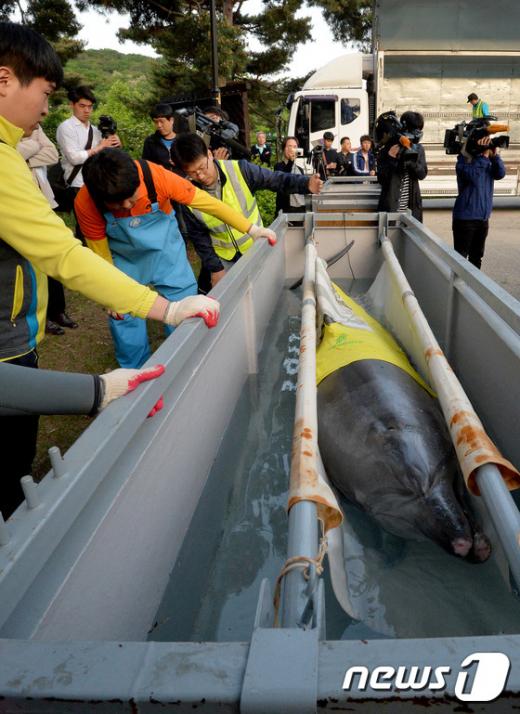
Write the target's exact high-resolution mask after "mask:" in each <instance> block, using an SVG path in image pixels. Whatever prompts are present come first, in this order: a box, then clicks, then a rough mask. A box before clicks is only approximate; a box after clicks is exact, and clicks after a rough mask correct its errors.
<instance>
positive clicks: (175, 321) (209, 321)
mask: <svg viewBox="0 0 520 714" xmlns="http://www.w3.org/2000/svg"><path fill="white" fill-rule="evenodd" d="M219 315H220V304H219V303H218V301H217V300H215V298H212V297H208V296H207V295H192V296H191V297H186V298H183V299H182V300H179V301H178V302H171V303H170V304H169V305H168V307H167V308H166V312H165V313H164V318H163V320H164V322H165V323H166V324H167V325H173V326H177V325H179V324H180V323H181V322H182V321H183V320H187V319H188V318H189V317H202V319H203V320H204V322H205V323H206V326H207V327H215V325H216V324H217V322H218V318H219Z"/></svg>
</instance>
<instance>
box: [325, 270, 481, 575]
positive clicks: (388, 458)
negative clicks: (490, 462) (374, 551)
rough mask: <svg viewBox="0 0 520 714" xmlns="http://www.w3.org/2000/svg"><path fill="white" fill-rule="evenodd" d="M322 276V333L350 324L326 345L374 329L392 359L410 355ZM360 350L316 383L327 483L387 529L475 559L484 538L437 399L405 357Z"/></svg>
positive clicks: (357, 339)
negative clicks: (403, 363) (385, 356)
mask: <svg viewBox="0 0 520 714" xmlns="http://www.w3.org/2000/svg"><path fill="white" fill-rule="evenodd" d="M318 278H319V279H318V288H319V289H318V302H319V306H320V312H321V316H322V318H323V323H324V330H327V328H328V326H331V325H336V326H337V325H338V323H339V322H341V323H342V326H341V330H343V329H344V330H346V331H345V332H344V333H342V332H338V331H336V332H335V333H334V335H335V337H334V340H335V341H334V340H333V341H332V342H331V341H330V340H329V342H328V344H327V345H325V347H323V349H325V350H329V354H332V353H334V356H336V355H337V352H338V351H337V350H335V347H336V345H337V344H339V345H340V347H341V344H342V343H341V339H343V342H349V341H350V343H351V344H352V349H353V350H355V349H356V345H357V343H360V342H362V341H363V336H364V335H366V334H368V333H370V332H378V333H380V334H381V335H382V339H383V340H386V341H387V344H386V347H387V346H388V344H389V342H390V341H391V342H392V344H395V349H396V350H397V351H398V352H399V353H400V356H399V358H398V360H397V361H398V362H399V360H401V361H402V360H405V359H406V357H405V356H404V353H402V351H401V350H400V348H399V347H398V346H397V344H396V343H395V342H394V341H393V338H391V337H390V336H389V335H388V333H386V331H385V330H384V328H382V327H381V326H380V325H378V324H377V323H375V321H374V320H373V319H372V318H370V317H369V316H368V315H367V314H366V313H365V311H364V310H363V308H361V307H360V306H358V307H357V308H356V306H355V305H354V310H352V306H353V303H354V301H352V299H351V298H347V297H346V296H344V295H343V294H342V293H341V292H340V291H338V289H337V288H335V290H336V294H334V295H331V294H330V292H329V288H328V286H327V285H326V284H325V285H324V284H323V275H322V276H321V278H320V276H318ZM320 280H321V284H320ZM327 280H328V276H327ZM329 284H330V288H332V284H331V283H330V281H329ZM338 293H339V294H338ZM342 298H344V299H345V300H347V301H348V302H347V303H345V302H343V300H342ZM349 311H350V313H351V314H350V315H349ZM374 324H376V327H374ZM363 330H365V332H363ZM338 334H339V336H340V337H338ZM340 338H341V339H340ZM371 339H372V338H371ZM324 342H325V340H324V341H322V345H323V344H324ZM386 347H385V349H386ZM320 349H322V346H321V345H320V347H319V348H318V356H319V355H320ZM363 349H364V352H363ZM392 349H393V347H392ZM362 352H363V357H362V358H359V359H355V360H354V361H352V362H350V363H348V364H346V365H344V366H341V363H339V366H338V365H336V367H337V368H335V369H334V370H333V371H332V372H331V373H328V374H327V373H326V372H325V377H324V378H323V379H321V380H320V381H319V384H318V442H319V448H320V453H321V457H322V460H323V464H324V467H325V470H326V473H327V476H328V478H329V480H330V481H331V483H332V484H333V486H334V487H335V488H336V489H337V490H338V491H339V492H340V493H341V494H342V495H343V496H345V497H346V498H348V499H349V500H350V501H352V502H353V503H354V504H356V505H357V506H359V507H360V508H362V509H363V510H364V511H366V512H367V513H368V514H369V515H370V516H371V517H372V518H374V519H375V521H377V523H379V524H380V525H381V526H382V527H383V528H384V529H385V530H387V531H388V532H390V533H392V534H394V535H397V536H400V537H402V538H405V539H408V540H424V539H429V540H431V541H434V542H435V543H437V544H438V545H440V546H441V547H442V548H444V550H446V551H447V552H448V553H451V554H453V555H456V556H460V557H464V558H467V559H468V560H471V561H474V562H479V561H480V562H481V561H484V560H486V559H487V558H488V557H489V555H490V552H491V546H490V542H489V540H488V539H487V537H486V536H485V535H484V534H483V533H482V532H481V531H480V529H479V528H478V526H477V525H476V524H475V523H474V521H473V517H472V515H471V513H470V511H469V509H468V508H467V507H466V504H465V503H464V496H463V489H464V486H463V482H462V477H461V475H460V471H459V468H458V463H457V458H456V455H455V450H454V448H453V445H452V442H451V440H450V437H449V433H448V429H447V427H446V424H445V422H444V417H443V415H442V412H441V409H440V406H439V403H438V400H437V399H436V398H435V397H434V396H432V394H431V393H429V392H428V391H427V389H426V388H425V386H426V385H424V384H421V381H422V380H421V379H420V377H419V376H418V375H416V376H417V378H414V376H412V375H413V373H414V370H413V368H412V367H411V365H409V363H408V361H407V360H406V364H407V365H408V368H409V369H408V371H407V370H406V369H405V368H402V367H401V366H398V365H397V364H393V363H391V361H388V360H386V359H377V358H367V354H369V353H370V351H368V352H367V349H365V348H362ZM376 353H377V349H376Z"/></svg>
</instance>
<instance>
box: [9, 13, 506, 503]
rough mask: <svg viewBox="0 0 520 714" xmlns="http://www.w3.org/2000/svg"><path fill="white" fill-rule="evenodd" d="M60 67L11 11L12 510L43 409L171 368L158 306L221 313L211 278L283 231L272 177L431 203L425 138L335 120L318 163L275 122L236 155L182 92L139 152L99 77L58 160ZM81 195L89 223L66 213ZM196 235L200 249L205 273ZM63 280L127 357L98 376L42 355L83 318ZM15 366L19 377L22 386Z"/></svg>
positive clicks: (464, 208) (481, 224)
mask: <svg viewBox="0 0 520 714" xmlns="http://www.w3.org/2000/svg"><path fill="white" fill-rule="evenodd" d="M62 80H63V70H62V67H61V64H60V61H59V59H58V57H57V55H56V53H55V52H54V50H53V49H52V47H51V46H50V45H49V44H48V43H47V42H46V40H44V39H43V38H42V37H41V36H40V35H38V34H37V33H36V32H34V31H33V30H31V29H29V28H27V27H24V26H20V25H16V24H13V23H0V157H1V160H0V195H1V200H0V204H1V206H2V209H1V212H0V257H1V260H0V304H1V306H2V310H1V311H0V394H1V396H2V398H1V399H0V416H1V418H2V427H3V428H2V430H1V437H0V439H1V443H2V447H3V451H4V453H9V454H10V458H9V465H8V469H7V472H8V473H7V475H6V477H5V478H4V482H3V484H2V494H1V498H0V510H1V511H2V513H3V515H4V516H8V515H9V514H10V513H11V512H12V511H13V510H14V509H15V508H16V507H17V505H18V504H19V503H20V502H21V500H22V498H23V495H22V492H21V488H20V485H19V479H20V478H21V477H22V476H24V475H26V474H29V473H31V465H32V461H33V458H34V454H35V447H36V435H37V429H38V418H39V414H41V413H77V412H84V413H90V414H94V413H96V412H97V411H99V410H100V409H102V408H104V407H105V406H106V405H107V404H108V403H109V402H110V401H112V399H115V398H117V397H118V396H121V395H123V394H125V393H127V392H128V391H131V390H132V389H134V388H136V387H137V385H138V384H139V383H140V382H142V381H146V380H148V379H154V378H157V377H159V376H160V375H161V373H162V368H161V366H160V365H159V366H157V367H155V368H152V369H147V370H143V369H142V366H143V364H144V363H145V362H146V361H147V360H148V358H149V357H150V347H149V344H148V336H147V328H146V321H147V320H148V319H153V320H158V321H160V322H162V323H164V328H165V332H166V334H169V333H170V332H171V331H172V330H173V329H174V328H175V327H176V326H178V325H179V324H180V323H181V322H182V321H184V320H185V319H188V318H193V317H200V318H202V319H203V320H204V321H205V323H206V325H207V326H208V327H212V326H214V325H215V324H216V323H217V321H218V318H219V305H218V302H217V301H216V300H214V299H212V298H211V297H208V296H206V293H208V292H209V291H210V290H211V288H212V287H214V286H215V285H216V284H217V283H218V282H219V280H221V279H222V277H223V276H224V275H225V272H226V270H228V269H230V268H231V267H232V266H233V265H234V264H235V263H236V262H237V261H238V260H239V259H240V258H241V256H242V255H244V253H246V252H247V251H248V250H249V249H250V248H251V247H252V245H253V244H254V242H255V241H256V240H259V239H266V240H267V241H268V243H269V244H270V245H274V244H275V243H276V234H275V233H274V232H273V231H272V230H270V229H269V228H266V227H264V226H263V224H262V219H261V216H260V211H259V207H258V203H257V200H256V198H255V193H256V192H257V191H258V190H260V189H269V190H271V191H274V192H275V193H276V210H277V212H278V211H280V210H281V211H284V212H288V213H294V212H302V211H303V210H305V196H306V194H309V193H319V192H320V191H321V188H322V184H323V179H324V178H327V177H328V176H330V175H336V176H357V177H360V176H361V177H366V176H376V175H377V179H378V181H379V182H380V184H381V187H382V190H381V199H380V205H379V208H380V210H387V211H397V210H399V211H404V210H407V209H409V210H410V211H411V212H412V214H413V215H414V216H415V217H416V218H417V219H418V220H421V219H422V206H421V196H420V189H419V181H420V180H422V179H423V178H424V177H425V176H426V174H427V166H426V160H425V156H424V149H423V148H422V146H421V145H420V144H419V143H418V144H417V145H416V147H415V149H416V154H417V160H416V161H415V162H414V163H412V164H410V163H406V162H404V161H403V159H402V155H401V152H400V150H399V147H398V146H397V145H395V144H393V145H391V146H389V147H384V146H383V147H382V148H380V149H379V151H378V153H377V156H376V154H375V152H374V144H373V141H372V139H371V138H370V137H369V136H368V135H366V136H362V137H361V139H360V146H359V148H358V149H357V151H353V150H352V144H351V140H350V138H349V137H346V136H345V137H342V138H341V142H340V146H341V148H340V150H339V151H337V150H336V149H334V148H333V147H332V144H333V141H334V135H333V134H332V133H331V132H325V133H324V135H323V145H322V146H323V160H322V168H323V175H322V176H320V175H319V173H313V174H311V175H308V174H305V173H304V172H303V170H302V168H301V167H300V166H299V165H298V164H297V162H296V158H297V154H298V149H299V147H298V141H297V139H296V138H295V137H292V136H289V137H286V138H285V140H284V142H283V147H282V157H281V160H280V161H279V162H278V163H276V164H275V165H274V167H273V168H272V163H273V158H274V157H273V151H272V149H271V147H270V146H269V144H268V143H267V137H266V134H265V132H263V131H259V132H257V134H256V142H255V143H254V144H253V146H252V147H251V156H250V158H249V159H246V158H239V159H233V158H232V157H231V155H230V150H229V147H228V146H227V145H226V143H225V142H224V143H221V142H219V141H218V137H211V143H209V146H208V142H206V141H204V140H203V138H201V136H200V135H199V134H197V133H194V132H190V131H185V130H183V131H182V133H179V132H178V127H177V126H176V116H175V114H174V112H173V109H172V107H171V105H169V104H167V103H160V104H157V105H156V106H155V107H154V108H153V110H152V112H151V115H150V116H151V120H152V121H153V124H154V126H155V131H154V133H152V134H150V136H148V137H147V138H146V140H145V142H144V146H143V150H142V158H140V159H137V160H136V159H133V158H132V157H130V155H129V154H128V153H126V152H125V151H124V147H123V146H122V143H121V140H120V138H119V137H118V135H117V131H116V127H115V126H114V127H113V128H112V129H111V128H110V122H108V125H107V128H105V130H104V131H100V129H99V128H98V127H96V126H94V125H93V124H92V123H91V121H90V118H91V115H92V111H93V110H94V107H95V104H96V97H95V95H94V94H93V92H92V90H91V89H90V88H89V87H86V86H79V87H76V88H74V89H73V90H71V91H70V92H69V95H68V98H69V102H70V109H71V116H70V118H69V119H67V120H65V121H64V122H62V123H61V124H60V125H59V127H58V129H57V133H56V144H57V147H58V149H59V152H60V154H61V160H60V164H57V162H58V160H59V156H58V152H57V148H56V146H55V145H54V143H53V142H52V141H51V140H50V139H49V137H47V136H46V135H45V133H44V131H43V129H42V127H41V124H40V122H41V121H42V120H43V119H45V117H46V115H47V114H48V99H49V96H50V95H51V94H52V92H53V91H55V89H56V88H57V87H59V86H60V84H61V82H62ZM470 96H471V95H470ZM468 101H469V98H468ZM477 102H478V99H477ZM481 110H482V107H481V106H480V107H479V111H481ZM205 112H206V115H207V116H208V117H209V118H210V119H211V120H212V121H215V122H219V121H221V120H222V119H224V118H225V115H224V113H223V111H222V109H221V108H220V107H218V106H215V107H209V108H207V109H206V110H205ZM107 119H109V118H107ZM401 123H402V124H403V125H405V126H408V127H412V128H414V129H415V130H416V131H418V132H420V131H421V130H422V126H423V118H422V116H421V115H420V114H418V113H416V112H406V113H405V114H403V116H402V117H401ZM483 148H484V149H485V150H484V152H483V154H482V157H479V159H478V160H476V161H473V162H471V163H470V164H469V165H466V164H465V163H464V161H461V157H459V162H458V163H457V176H458V180H459V197H458V199H457V202H456V205H455V211H454V235H455V248H456V250H458V251H459V252H461V253H462V254H465V255H467V256H468V257H469V259H470V260H471V261H472V262H473V263H474V264H475V265H480V262H479V261H480V260H481V257H482V254H483V248H484V241H485V236H486V234H487V221H488V218H489V213H490V211H491V206H492V185H493V181H494V179H499V178H501V177H502V176H503V172H504V169H503V164H502V162H501V159H500V158H499V157H498V155H497V152H496V150H492V149H491V148H489V149H487V148H486V147H483ZM54 165H58V166H60V167H61V169H62V176H61V180H62V182H63V195H61V194H60V196H59V199H60V200H59V202H58V201H57V198H58V195H57V194H56V195H55V192H54V191H53V184H52V183H51V182H50V181H49V175H48V174H47V169H48V167H51V166H54ZM55 183H56V180H55ZM490 192H491V193H490ZM64 196H65V198H66V199H67V200H65V199H64ZM482 196H484V197H485V200H483V198H482ZM67 201H68V202H69V205H70V208H71V210H73V212H74V216H75V219H76V230H75V235H73V233H72V232H71V230H70V229H69V228H67V226H66V225H65V223H64V222H63V220H62V219H61V218H60V216H59V215H58V214H57V213H56V209H57V208H61V207H62V205H63V202H65V203H67ZM186 240H190V241H191V242H192V243H193V245H194V247H195V250H196V252H197V253H198V255H199V257H200V260H201V271H200V275H199V277H198V280H197V278H196V277H195V275H194V273H193V270H192V267H191V265H190V262H189V260H188V258H187V252H186ZM479 256H480V257H479ZM63 286H66V287H68V288H70V289H72V290H76V291H78V292H80V293H82V294H84V295H85V296H86V297H88V298H90V299H91V300H94V301H96V302H98V303H100V304H101V305H103V306H104V307H105V308H106V309H107V311H108V321H109V327H110V332H111V334H112V338H113V341H114V348H115V355H116V359H117V361H118V363H119V365H120V367H121V369H118V370H115V371H113V372H111V373H109V374H106V375H94V376H89V375H81V374H78V375H66V374H60V373H53V374H48V373H45V372H44V371H36V370H35V368H37V367H38V353H37V348H38V345H39V343H40V341H41V340H42V338H43V335H44V332H45V331H47V332H49V333H52V334H55V335H60V334H63V331H64V329H75V328H77V327H78V325H77V323H76V321H75V320H74V319H73V318H72V317H70V316H69V315H68V313H67V311H66V305H65V295H64V291H63ZM13 370H14V371H13ZM15 382H16V383H17V384H18V385H19V389H17V390H15V391H13V389H12V388H11V387H12V384H13V383H15ZM21 394H23V395H24V397H23V399H22V398H21V397H20V395H21ZM160 407H161V404H160V403H158V404H157V405H156V407H154V409H153V410H152V413H154V412H155V411H156V410H158V409H160Z"/></svg>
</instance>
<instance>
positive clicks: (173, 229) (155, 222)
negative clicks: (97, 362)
mask: <svg viewBox="0 0 520 714" xmlns="http://www.w3.org/2000/svg"><path fill="white" fill-rule="evenodd" d="M139 163H140V165H141V168H142V170H143V177H144V181H145V184H146V188H147V191H148V198H149V199H150V203H151V208H152V210H151V213H145V214H144V215H142V216H128V217H127V218H115V217H114V215H113V214H112V213H110V212H108V213H105V214H104V216H105V219H106V222H107V226H106V234H107V236H108V238H109V244H110V250H111V252H112V257H113V261H114V265H115V266H116V267H117V268H119V270H122V271H123V273H126V274H127V275H129V276H130V277H131V278H134V279H135V280H137V281H138V282H140V283H142V284H143V285H150V286H152V287H153V288H155V289H156V290H157V292H158V293H159V294H160V295H162V296H163V297H165V298H166V299H167V300H181V299H182V298H184V297H187V296H188V295H196V294H197V281H196V280H195V276H194V274H193V270H192V269H191V266H190V264H189V261H188V256H187V255H186V245H185V243H184V239H183V237H182V235H181V233H180V231H179V226H178V224H177V219H176V218H175V211H173V210H172V212H171V213H169V214H168V213H164V212H163V211H161V210H160V209H159V204H158V202H157V193H156V191H155V186H154V184H153V179H152V175H151V172H150V169H149V167H148V164H147V163H146V161H140V162H139ZM109 325H110V332H111V333H112V338H113V340H114V345H115V351H116V358H117V361H118V362H119V364H120V365H121V367H130V368H138V367H141V366H142V365H143V364H144V363H145V362H146V360H147V359H148V357H149V356H150V345H149V343H148V333H147V330H146V320H142V319H141V318H139V317H132V316H131V315H125V316H124V319H123V320H114V319H113V318H110V319H109ZM172 331H173V328H172V327H165V332H166V334H167V335H169V334H170V333H171V332H172Z"/></svg>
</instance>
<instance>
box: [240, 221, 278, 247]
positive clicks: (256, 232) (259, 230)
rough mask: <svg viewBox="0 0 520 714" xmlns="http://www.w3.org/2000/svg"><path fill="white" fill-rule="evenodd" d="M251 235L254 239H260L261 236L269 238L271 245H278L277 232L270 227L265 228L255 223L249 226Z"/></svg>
mask: <svg viewBox="0 0 520 714" xmlns="http://www.w3.org/2000/svg"><path fill="white" fill-rule="evenodd" d="M247 232H248V233H249V235H250V236H251V238H252V239H253V240H258V239H259V238H267V241H268V243H269V245H271V246H273V245H276V242H277V240H278V239H277V237H276V233H275V232H274V231H272V230H271V229H270V228H264V227H263V226H257V225H255V224H254V223H253V224H252V225H251V226H250V227H249V229H248V231H247Z"/></svg>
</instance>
